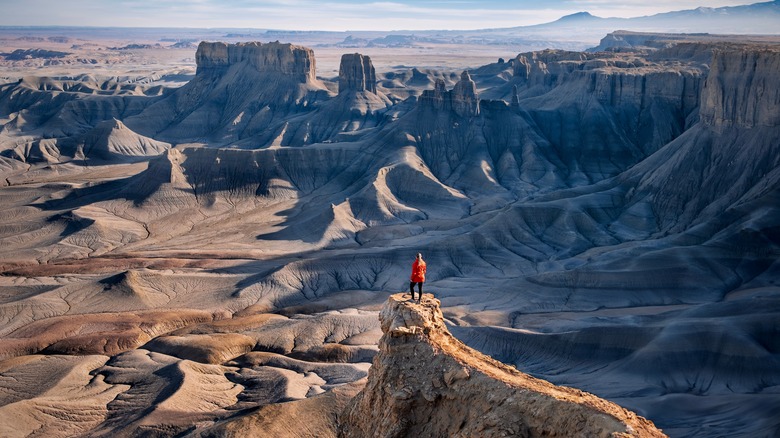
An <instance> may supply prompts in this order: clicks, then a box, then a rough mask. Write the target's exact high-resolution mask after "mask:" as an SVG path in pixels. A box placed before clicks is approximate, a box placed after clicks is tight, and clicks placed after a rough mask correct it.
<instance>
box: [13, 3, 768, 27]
mask: <svg viewBox="0 0 780 438" xmlns="http://www.w3.org/2000/svg"><path fill="white" fill-rule="evenodd" d="M754 3H760V2H758V1H744V0H743V1H740V0H717V1H710V2H703V1H695V0H679V1H669V0H660V1H656V2H654V3H653V4H651V5H648V4H647V2H644V1H635V0H631V1H620V2H619V1H616V0H562V1H551V2H546V3H544V7H539V2H534V1H530V0H521V1H516V2H510V1H506V0H489V1H483V2H475V1H459V0H424V1H416V2H413V1H411V0H396V1H379V2H359V1H354V0H330V1H327V2H315V1H313V0H293V1H283V0H270V1H263V2H259V3H258V2H249V1H246V0H230V1H227V2H218V1H216V0H197V1H183V0H162V1H154V2H153V1H147V0H115V1H110V2H99V3H98V2H94V1H89V0H75V1H73V2H69V4H68V6H67V8H63V7H62V6H61V3H59V2H55V1H54V0H31V1H28V2H25V3H14V4H8V5H6V6H4V7H3V9H4V14H3V16H2V17H1V18H0V26H14V27H37V26H73V27H152V28H154V27H162V28H247V29H274V30H301V31H365V30H377V31H404V30H410V31H413V30H464V29H484V28H502V27H513V26H527V25H535V24H542V23H547V22H550V21H554V20H556V19H558V18H560V17H562V16H565V15H569V14H573V13H577V12H589V13H591V14H593V15H596V16H599V17H615V18H631V17H640V16H646V15H653V14H658V13H663V12H670V11H678V10H684V9H695V8H697V7H711V8H716V7H724V6H740V5H748V4H754ZM42 10H48V11H53V12H52V13H49V14H45V15H44V14H41V13H40V11H42Z"/></svg>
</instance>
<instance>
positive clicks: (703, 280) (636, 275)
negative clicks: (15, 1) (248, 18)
mask: <svg viewBox="0 0 780 438" xmlns="http://www.w3.org/2000/svg"><path fill="white" fill-rule="evenodd" d="M597 49H598V50H596V49H594V50H593V51H582V52H581V51H568V50H552V49H550V50H538V51H528V52H522V53H519V54H517V55H516V56H514V57H512V58H508V59H499V60H497V61H495V62H491V63H488V64H484V65H481V66H478V67H474V68H468V69H465V70H455V71H453V70H447V69H431V68H417V67H398V68H394V69H390V70H380V69H378V68H376V67H375V65H374V63H373V61H372V58H371V57H370V56H367V55H365V54H362V53H344V54H343V55H342V56H341V57H340V62H339V68H338V69H336V70H337V71H338V75H337V76H330V77H325V76H320V75H318V71H317V62H316V58H315V52H316V51H317V50H318V49H317V48H314V49H312V48H309V47H305V46H301V45H297V44H291V43H282V42H278V41H277V42H242V43H235V44H233V43H222V42H202V43H200V44H199V45H198V47H197V49H194V48H192V49H191V50H193V51H194V54H193V55H192V56H193V57H194V58H193V60H194V63H195V70H194V72H193V73H192V74H191V75H189V76H187V78H186V79H187V80H186V81H181V83H177V84H175V85H166V84H161V83H160V82H159V81H157V80H152V79H150V80H149V81H148V83H145V81H138V80H132V81H131V80H128V79H127V78H124V77H120V76H114V77H102V76H91V75H76V76H55V77H46V76H34V75H27V76H24V77H22V78H19V79H18V80H13V81H6V82H4V83H2V84H0V123H1V124H2V129H1V130H0V174H1V175H0V176H2V177H1V178H0V206H2V211H3V214H2V216H1V217H0V274H2V275H0V336H1V337H0V419H2V420H1V421H0V435H4V436H35V435H46V436H74V435H81V436H137V435H145V436H226V435H230V436H243V435H250V434H256V435H261V434H263V433H264V434H266V435H264V436H337V435H338V434H339V433H341V434H342V435H343V436H368V435H371V434H372V433H376V432H377V431H369V430H368V429H365V428H366V427H374V426H376V427H378V426H379V425H380V424H381V425H384V426H387V427H385V433H386V436H402V435H403V433H434V432H432V431H433V430H434V429H426V428H425V427H430V428H433V427H440V426H441V429H436V430H437V431H442V430H446V431H448V432H447V433H450V434H452V433H456V432H457V430H460V429H458V427H459V426H461V425H460V424H454V423H453V424H449V423H447V422H446V421H445V420H446V419H445V418H444V417H436V418H437V419H436V421H434V422H431V423H430V424H429V425H428V426H424V427H423V426H420V428H415V427H418V426H413V425H412V426H408V425H407V426H408V428H407V429H403V430H401V429H398V431H396V432H392V431H391V427H390V425H391V424H393V423H394V424H401V423H403V422H402V421H401V422H400V423H399V421H400V420H403V419H402V418H400V417H398V418H395V417H392V418H391V414H393V415H395V414H398V415H400V412H401V411H400V410H398V409H402V408H399V407H398V406H400V405H393V406H395V407H392V409H389V410H387V411H385V410H379V411H376V412H374V413H373V414H376V415H378V416H380V417H381V416H382V415H385V414H387V415H388V417H386V418H385V420H382V421H384V422H381V423H380V422H379V420H377V422H376V423H370V422H362V423H361V421H360V419H361V418H364V417H366V416H367V415H369V414H370V412H371V409H369V406H368V405H371V406H372V409H373V408H376V406H377V404H381V403H394V402H398V401H399V400H401V401H403V400H406V403H407V404H406V405H405V406H406V407H405V408H403V409H407V408H408V409H410V410H411V413H410V415H413V416H412V417H409V418H414V419H415V420H414V421H417V420H421V419H424V418H423V417H425V418H427V417H426V415H428V414H430V415H433V414H434V413H435V412H429V410H430V409H429V408H426V407H425V403H424V402H422V400H427V401H428V402H431V400H429V399H430V398H433V399H434V400H447V402H446V403H449V404H448V405H447V409H450V408H452V409H454V408H453V407H452V406H450V405H458V404H460V405H463V404H468V400H464V399H459V398H458V397H459V396H458V395H457V394H458V391H460V390H457V391H455V390H453V392H447V388H448V387H449V386H451V385H462V386H463V388H462V389H463V390H464V391H465V390H466V389H468V391H472V392H469V394H471V393H474V394H478V393H480V392H486V391H489V389H488V388H496V387H497V386H494V385H502V384H504V383H506V379H505V380H501V379H500V378H498V379H496V373H498V374H502V373H505V374H506V375H511V376H512V378H511V379H509V380H511V381H515V379H521V380H523V381H525V382H532V383H528V385H531V386H534V387H537V388H541V387H543V388H544V390H545V391H552V392H555V391H563V392H562V393H560V394H564V393H565V394H568V395H565V396H563V395H561V396H560V397H563V398H566V397H575V396H576V397H583V398H585V399H587V400H590V401H589V402H588V403H590V404H591V405H598V406H601V407H602V408H604V409H607V410H608V411H610V412H613V413H615V412H618V413H619V415H620V416H623V417H626V418H629V419H630V421H629V423H630V424H632V426H631V428H632V429H634V430H635V431H639V432H637V434H638V436H656V435H655V434H656V433H657V434H660V433H661V432H658V430H657V429H655V427H653V426H652V424H651V423H650V422H649V421H647V420H644V419H641V420H640V419H638V418H640V417H637V414H638V415H639V416H641V417H644V418H647V419H648V420H650V421H652V423H653V424H655V426H657V428H658V429H660V430H662V432H663V433H664V434H667V435H669V436H721V435H729V436H772V434H773V433H776V432H777V430H779V428H780V422H778V419H777V418H776V412H775V411H776V406H778V404H779V403H780V395H779V394H780V392H779V391H778V388H779V387H780V386H779V385H780V371H779V370H780V343H779V342H778V339H780V337H778V333H780V324H779V323H778V321H780V318H779V316H780V289H778V280H779V279H780V261H779V260H780V257H778V255H779V254H780V232H779V231H778V230H780V212H779V211H778V208H779V206H780V203H778V199H780V153H778V145H780V79H778V77H777V72H778V71H780V40H778V39H777V38H772V37H763V38H754V37H739V36H713V35H704V36H701V35H700V36H697V35H690V34H688V35H674V34H648V33H637V32H635V33H630V34H629V33H626V32H615V33H612V34H610V35H608V36H607V37H606V38H604V39H603V40H602V42H601V44H600V45H599V47H597ZM417 252H421V253H422V254H423V256H424V258H425V260H426V261H427V263H428V279H427V282H426V285H425V287H426V292H427V293H432V294H433V296H430V295H426V299H425V300H424V301H423V303H422V304H421V305H414V304H412V303H406V302H404V301H403V300H402V299H399V298H397V297H398V295H394V296H392V297H390V299H389V300H388V295H392V294H395V293H397V292H400V291H403V290H405V289H406V288H407V285H408V283H407V281H408V280H407V278H408V275H409V268H410V265H411V263H412V261H413V259H414V255H415V254H416V253H417ZM434 297H435V299H434ZM437 300H438V301H437ZM399 312H400V313H404V312H406V313H409V312H411V313H409V314H408V315H407V316H408V318H406V319H408V320H409V321H411V320H413V319H414V318H418V317H419V315H423V314H424V315H427V316H426V317H425V318H428V319H425V321H422V322H420V321H418V323H414V324H411V323H410V324H409V327H412V326H414V327H428V326H430V327H428V331H427V332H426V333H425V336H419V335H420V333H417V332H416V329H414V327H412V328H409V327H406V326H403V325H402V324H401V325H399V324H396V327H394V329H396V330H400V332H403V331H404V330H401V329H402V328H408V330H411V331H412V332H414V333H400V332H397V333H396V334H397V335H398V336H396V337H395V338H394V337H392V336H391V332H392V330H390V329H389V325H388V322H389V321H393V320H395V319H396V316H394V315H396V314H398V313H399ZM419 312H422V313H419ZM425 312H428V313H425ZM406 313H404V314H406ZM378 317H379V318H378ZM431 324H433V325H435V331H434V334H433V335H432V334H431V333H432V332H431V327H433V325H431ZM383 336H384V338H383ZM445 338H446V339H447V340H448V341H447V345H448V347H447V348H450V347H452V348H455V347H453V345H455V346H457V351H458V354H461V355H462V356H460V357H456V358H455V359H452V357H450V356H452V351H451V350H447V349H446V348H444V347H441V346H437V345H436V344H435V343H433V344H431V342H433V341H436V342H439V341H441V340H442V339H445ZM426 339H427V341H426ZM432 340H433V341H432ZM437 340H438V341H437ZM407 341H408V342H407ZM456 341H457V343H456ZM441 342H443V341H441ZM460 342H462V343H463V344H465V345H463V344H460ZM466 346H467V347H466ZM415 349H418V350H419V351H420V352H421V354H422V352H423V350H424V354H425V355H427V356H425V357H428V358H434V359H431V361H430V362H425V361H423V362H421V363H417V362H415V361H416V360H417V361H422V360H423V359H421V358H419V357H418V358H416V359H414V358H407V356H409V355H410V354H412V355H413V353H410V351H411V352H413V351H417V350H415ZM437 349H439V350H444V353H441V354H440V353H437V351H438V350H437ZM471 349H473V350H471ZM394 351H395V353H394ZM477 352H479V353H477ZM396 353H397V355H396ZM483 354H484V355H487V356H489V357H490V358H488V357H486V356H482V355H483ZM455 356H457V355H455ZM405 358H407V359H408V360H407V359H405ZM474 358H478V359H479V361H480V363H482V364H485V363H489V364H490V366H489V367H488V366H487V365H484V366H483V365H479V366H476V365H474V366H472V367H471V368H469V367H468V366H465V365H463V362H464V361H468V360H475V361H476V360H477V359H474ZM491 358H492V359H491ZM452 360H455V362H453V361H452ZM458 360H459V361H460V362H458ZM372 361H373V364H374V365H373V366H372V365H371V363H372ZM497 361H501V362H503V363H504V364H500V363H498V362H497ZM426 363H432V364H437V366H438V364H441V365H442V367H443V368H442V369H441V370H440V369H439V368H436V367H430V368H429V369H425V365H426ZM456 363H459V364H460V365H458V366H455V364H456ZM410 364H411V365H413V366H415V367H417V368H422V370H420V369H416V370H415V372H411V371H405V370H403V369H402V368H403V367H404V366H405V365H410ZM472 365H473V363H472ZM462 366H465V368H462ZM475 367H476V368H475ZM480 367H482V368H480ZM461 368H462V369H465V370H466V371H463V370H462V369H461ZM475 370H481V371H480V372H482V373H483V374H479V373H477V371H475ZM485 370H488V372H485ZM490 370H493V371H490ZM495 370H501V371H500V373H499V372H498V371H495ZM439 371H441V372H439ZM372 373H373V374H372ZM381 373H385V374H384V378H385V380H376V379H377V377H376V376H380V377H381V376H382V374H381ZM388 373H389V374H392V373H396V374H394V375H388ZM403 373H407V374H403ZM419 373H424V374H419ZM464 373H466V374H467V375H468V376H473V378H469V379H466V380H467V381H468V382H467V383H464ZM478 374H479V375H478ZM502 375H504V374H502ZM393 376H394V377H393ZM448 376H449V377H448ZM531 376H533V377H531ZM409 378H411V379H412V380H414V379H420V381H419V382H418V385H416V386H415V385H412V384H411V383H408V382H407V383H408V384H406V387H412V390H411V392H410V393H409V394H406V395H404V394H395V395H398V397H395V395H393V396H392V397H390V398H387V397H385V398H383V397H382V394H380V393H379V392H378V391H379V387H380V386H381V385H380V384H379V383H377V382H390V381H393V382H396V381H394V380H393V379H396V380H397V382H396V383H392V385H396V384H397V385H399V386H402V387H403V386H404V385H405V384H404V383H403V382H406V381H408V379H409ZM372 379H373V380H372ZM537 379H544V380H548V381H550V382H552V383H554V384H557V385H565V386H567V387H572V388H577V389H576V390H575V389H561V390H558V389H552V388H557V387H553V386H552V385H550V384H547V383H546V382H544V383H541V382H542V380H537ZM398 382H400V383H398ZM431 382H433V383H431ZM436 382H439V383H440V385H439V386H435V387H429V386H430V385H429V383H430V384H431V385H433V384H434V383H436ZM442 382H444V383H442ZM502 382H503V383H502ZM445 383H446V385H445ZM383 384H384V383H383ZM388 384H389V383H388ZM548 385H549V386H548ZM510 386H512V385H510ZM467 387H468V388H467ZM414 388H418V389H419V392H420V393H419V394H418V393H416V392H415V391H414ZM502 388H503V387H502ZM504 390H505V389H501V391H504ZM361 391H362V392H361ZM399 391H401V390H400V389H399ZM426 391H428V392H426ZM584 391H587V393H592V394H595V396H598V397H595V396H591V395H590V394H587V395H583V394H585V392H584ZM407 392H409V391H407ZM499 392H500V391H499ZM556 394H557V393H556ZM572 394H575V395H572ZM407 396H408V397H407ZM372 397H373V398H372ZM404 397H406V398H404ZM426 397H427V398H426ZM507 397H510V396H507ZM540 397H541V396H540ZM545 397H546V396H545ZM556 397H558V396H556ZM556 397H552V399H555V398H556ZM599 397H600V398H599ZM372 399H373V400H377V401H376V404H371V403H369V402H368V400H372ZM604 399H605V400H604ZM537 400H539V406H540V409H542V408H541V406H542V405H544V406H547V408H545V409H552V410H559V409H562V408H560V407H559V405H558V404H557V402H553V401H550V399H547V398H544V397H542V398H538V399H537ZM606 400H609V402H607V401H606ZM483 402H484V401H483ZM483 402H480V403H483ZM484 403H487V404H485V406H491V405H490V404H489V403H488V402H484ZM484 403H483V404H484ZM491 403H492V402H491ZM496 403H497V402H496ZM512 403H522V401H513V402H512ZM512 403H509V402H507V404H506V405H502V406H503V407H502V408H501V409H505V410H506V414H502V415H501V417H502V418H499V417H498V416H496V418H493V417H490V416H485V415H483V414H476V413H473V412H476V409H477V408H478V406H479V403H477V402H475V403H474V404H473V405H472V406H471V407H473V408H474V409H475V410H474V411H473V412H471V411H469V412H466V413H463V412H461V413H463V414H464V415H465V417H464V418H467V417H468V415H472V417H473V418H472V417H468V418H471V420H474V418H477V417H479V418H482V420H480V421H481V422H479V421H477V422H475V421H471V420H469V421H466V420H465V419H464V420H463V421H464V423H463V424H464V425H463V426H462V427H464V428H465V427H467V426H468V427H471V428H472V429H468V428H466V429H463V430H464V431H463V432H462V434H463V436H469V434H471V435H473V434H480V433H483V432H484V431H485V430H493V431H500V430H503V429H501V428H502V427H504V426H505V427H506V430H505V432H506V431H512V434H515V435H521V436H539V435H537V433H541V432H535V431H537V430H543V429H544V428H542V429H538V428H537V426H536V425H534V424H533V422H534V421H536V420H533V418H537V419H538V418H542V417H538V416H537V417H534V415H536V414H533V415H532V414H524V413H523V412H524V411H523V410H522V409H521V407H519V406H518V405H516V404H512ZM618 405H619V406H618ZM388 406H389V405H388ZM567 406H568V407H567V408H566V409H571V411H569V410H566V409H564V410H562V411H560V412H564V411H565V412H566V414H565V415H564V414H559V417H558V418H557V419H555V420H554V422H559V425H560V426H561V427H562V429H561V430H563V431H564V432H561V431H557V432H555V433H556V434H558V435H556V436H564V435H565V431H566V430H569V429H570V428H576V429H578V430H577V431H571V432H572V434H574V433H579V432H580V431H586V430H590V429H587V427H591V426H593V424H594V423H593V422H596V423H598V424H597V425H596V426H593V427H596V428H602V429H599V430H601V431H602V432H603V431H606V430H607V429H608V427H607V426H605V425H609V427H612V426H614V423H612V422H611V420H610V421H606V420H604V422H602V423H599V421H602V420H603V418H602V417H599V416H598V415H597V414H593V413H592V411H589V410H585V411H579V410H578V409H579V408H577V407H572V406H569V405H567ZM412 407H415V409H417V411H415V409H412ZM393 409H395V410H393ZM630 411H633V412H635V413H636V414H634V413H633V412H630ZM444 412H449V411H446V410H445V411H444ZM501 412H504V411H501ZM545 412H547V411H545ZM583 412H585V413H583ZM373 414H371V415H373ZM417 414H419V415H420V418H417V417H415V416H414V415H417ZM437 415H438V414H437ZM510 415H516V417H512V418H515V419H517V420H518V422H517V424H514V423H512V424H513V425H510V423H511V422H510V421H509V420H508V419H507V417H509V416H510ZM591 415H594V417H592V418H591ZM532 417H533V418H532ZM597 417H598V418H597ZM623 417H621V418H623ZM458 418H460V417H458ZM545 418H546V417H545ZM594 418H595V419H594ZM504 419H506V422H502V421H503V420H504ZM409 421H412V420H409ZM453 421H455V420H453ZM491 421H492V422H493V423H490V422H491ZM550 421H553V420H550ZM621 421H622V420H621ZM626 421H628V420H626ZM632 422H633V423H632ZM521 423H522V424H521ZM629 423H626V424H629ZM403 424H406V423H403ZM410 424H411V423H410ZM415 424H419V422H418V423H415ZM586 424H587V425H586ZM398 427H401V426H398ZM404 427H406V426H404ZM550 427H552V426H550ZM556 427H557V426H556ZM621 427H622V426H621ZM480 428H482V429H480ZM491 428H493V429H491ZM567 428H569V429H567ZM643 428H646V429H643ZM594 430H595V429H594ZM609 430H610V431H611V430H612V429H609ZM615 430H617V429H615ZM621 430H622V431H623V432H619V431H618V432H615V433H628V434H629V435H631V434H630V433H629V432H626V430H628V429H626V428H625V427H623V429H621ZM356 431H357V432H356ZM404 431H406V432H404ZM393 433H395V435H393ZM436 433H438V432H436ZM485 433H487V432H485ZM495 433H499V432H495ZM507 433H509V432H507ZM594 433H601V432H594ZM604 433H605V436H609V435H608V433H612V432H604ZM582 434H583V436H586V435H587V436H592V435H591V434H590V433H588V432H582ZM261 436H263V435H261ZM549 436H552V435H549ZM616 436H618V435H616Z"/></svg>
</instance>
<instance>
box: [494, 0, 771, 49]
mask: <svg viewBox="0 0 780 438" xmlns="http://www.w3.org/2000/svg"><path fill="white" fill-rule="evenodd" d="M616 30H630V31H635V32H664V33H719V34H724V33H728V34H769V35H776V34H778V33H780V1H777V0H775V1H771V2H763V3H754V4H751V5H745V6H730V7H721V8H708V7H700V8H696V9H689V10H681V11H673V12H665V13H661V14H655V15H648V16H642V17H634V18H617V17H606V18H605V17H598V16H595V15H592V14H591V13H589V12H577V13H575V14H571V15H566V16H563V17H561V18H559V19H557V20H555V21H552V22H549V23H543V24H537V25H533V26H518V27H512V28H502V29H486V30H483V31H481V32H482V37H483V38H484V37H485V34H487V35H491V36H493V37H496V38H498V37H501V38H518V37H520V36H523V37H526V38H528V37H536V38H541V37H543V38H546V39H548V40H550V41H573V40H576V41H590V40H593V39H594V38H601V37H603V36H604V35H605V34H607V33H611V32H613V31H616Z"/></svg>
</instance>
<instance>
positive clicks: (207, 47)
mask: <svg viewBox="0 0 780 438" xmlns="http://www.w3.org/2000/svg"><path fill="white" fill-rule="evenodd" d="M195 61H196V63H197V65H198V74H199V75H202V74H208V73H212V72H215V71H216V72H221V71H225V70H226V69H227V68H229V67H230V66H231V65H235V64H239V63H241V62H246V63H248V64H249V65H251V66H253V67H254V68H255V69H257V71H259V72H266V73H281V74H283V75H285V76H288V77H294V78H296V79H297V80H299V81H300V82H306V81H313V80H315V79H316V77H315V61H314V52H313V51H312V50H311V49H310V48H308V47H303V46H296V45H293V44H282V43H279V42H278V41H276V42H272V43H265V44H264V43H261V42H248V43H237V44H228V43H223V42H206V41H203V42H201V43H200V44H199V45H198V51H197V52H196V53H195Z"/></svg>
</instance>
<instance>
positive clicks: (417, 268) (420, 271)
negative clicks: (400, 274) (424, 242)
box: [409, 259, 427, 283]
mask: <svg viewBox="0 0 780 438" xmlns="http://www.w3.org/2000/svg"><path fill="white" fill-rule="evenodd" d="M426 269H427V267H426V266H425V261H424V260H422V259H414V263H412V277H411V278H410V279H409V280H411V281H413V282H415V283H423V282H424V281H425V270H426Z"/></svg>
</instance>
